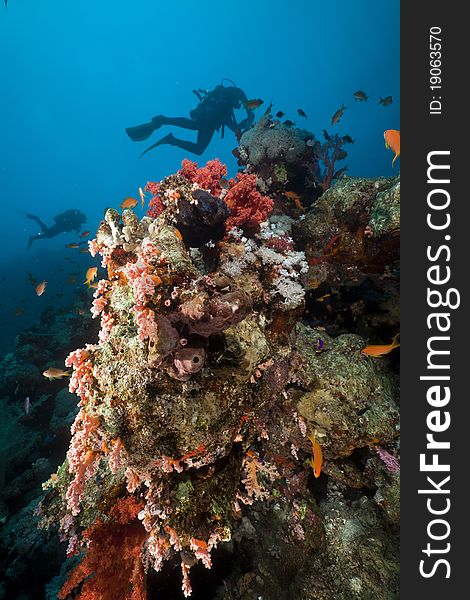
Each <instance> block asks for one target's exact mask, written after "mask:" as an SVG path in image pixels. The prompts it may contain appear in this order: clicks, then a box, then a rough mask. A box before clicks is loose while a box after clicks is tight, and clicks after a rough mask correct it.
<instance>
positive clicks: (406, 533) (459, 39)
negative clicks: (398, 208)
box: [401, 0, 470, 600]
mask: <svg viewBox="0 0 470 600" xmlns="http://www.w3.org/2000/svg"><path fill="white" fill-rule="evenodd" d="M464 6H465V5H462V4H460V3H458V2H452V1H447V2H443V1H441V2H437V1H435V0H431V1H427V2H419V3H418V2H411V1H410V0H408V2H402V3H401V38H402V45H401V88H402V89H401V100H402V104H401V120H402V123H401V134H402V138H403V158H402V159H401V160H402V162H401V179H402V193H401V198H402V202H401V205H402V213H401V214H402V224H401V235H402V295H401V311H402V328H401V344H402V345H401V360H402V396H401V415H402V417H401V419H402V445H401V449H402V462H401V465H402V467H401V476H402V490H401V498H402V502H401V510H402V526H401V579H402V582H401V598H404V599H405V600H408V599H410V600H411V599H413V600H414V599H415V598H421V597H423V598H426V600H434V598H435V599H436V600H437V599H438V600H442V599H443V598H445V599H454V598H455V599H457V598H459V599H460V598H463V597H467V596H468V594H469V592H468V585H466V583H467V579H468V577H467V573H470V565H467V563H468V562H469V561H468V551H467V549H466V542H467V537H468V534H469V533H470V498H469V494H468V492H466V490H465V488H466V487H468V486H469V485H470V468H469V463H468V460H469V457H470V451H469V442H470V432H469V431H468V429H469V425H470V419H469V406H470V394H469V391H468V388H469V382H470V378H469V375H470V350H469V342H470V326H469V315H468V312H467V311H468V308H467V304H468V302H467V298H468V297H469V277H470V275H468V274H467V273H470V265H469V262H470V261H469V258H470V256H469V254H470V252H469V247H470V231H469V223H470V219H467V218H466V213H467V212H468V211H469V210H470V190H469V189H466V188H468V187H469V185H468V184H467V179H468V180H469V181H470V178H468V176H467V173H468V174H470V163H469V160H470V158H469V157H470V152H469V149H468V146H469V140H470V135H469V132H470V126H469V120H470V115H469V112H470V111H469V104H470V103H469V102H468V98H467V96H466V95H465V92H464V88H465V87H466V86H468V79H469V77H468V74H467V73H468V57H469V55H470V52H469V50H468V45H467V44H468V41H469V40H470V31H469V30H468V27H467V26H466V22H465V21H466V19H465V18H464V17H463V14H462V11H463V9H464ZM460 7H461V8H460ZM431 28H435V29H433V30H431ZM439 30H440V33H438V31H439ZM431 31H432V32H434V33H435V34H436V35H435V38H439V39H440V40H441V41H440V42H439V41H437V40H436V39H434V40H433V39H430V32H431ZM430 44H440V45H441V48H440V49H439V51H440V52H441V57H440V60H441V64H440V65H439V67H436V66H434V68H435V69H436V70H435V71H433V73H434V74H435V75H437V73H438V71H439V70H440V71H441V74H440V76H441V78H442V88H441V89H438V88H436V89H435V90H431V89H430V85H431V82H430V76H431V75H432V74H431V73H430V69H431V65H430V60H437V59H438V58H439V56H438V55H437V54H435V55H433V56H431V55H430V52H431V51H433V49H431V48H430ZM437 48H438V46H435V47H434V51H437V50H436V49H437ZM434 65H437V63H434ZM433 96H434V97H435V98H434V100H439V101H440V102H441V107H440V108H439V104H438V102H435V103H434V104H433V105H430V102H431V101H432V100H433ZM430 107H431V108H433V109H435V110H430ZM432 152H434V153H435V154H430V153H432ZM437 152H439V154H438V153H437ZM429 163H432V164H434V165H438V164H440V165H447V166H450V169H440V168H438V167H436V168H431V170H430V171H429V173H428V168H429ZM428 176H429V177H428ZM428 179H429V181H428ZM447 201H448V203H449V205H448V207H446V208H443V209H442V210H438V209H437V208H430V207H429V205H428V203H431V204H435V205H438V204H439V203H441V204H442V205H443V206H445V204H447ZM428 215H430V216H429V219H430V223H431V224H429V223H428V222H427V219H428ZM447 215H448V217H447ZM448 218H450V223H449V225H448V227H445V228H443V229H433V226H435V227H439V226H441V225H442V226H443V225H444V224H445V223H447V219H448ZM446 236H447V237H446ZM449 236H450V237H449ZM428 248H429V250H428ZM446 248H448V250H447V249H446ZM428 254H429V256H428ZM430 267H435V268H434V269H433V270H431V271H428V269H429V268H430ZM447 276H449V281H447V282H445V283H444V282H442V280H444V279H446V278H447ZM430 279H434V280H437V281H439V283H436V282H434V283H431V282H430ZM428 288H429V289H430V290H433V291H434V292H433V293H431V296H430V297H428ZM452 289H453V290H454V291H453V292H452V291H451V290H452ZM439 292H440V293H441V294H442V297H443V298H446V297H448V298H449V299H450V304H452V305H455V304H457V303H458V298H460V306H459V307H456V308H448V307H445V306H436V307H435V308H432V307H431V306H430V303H431V302H432V303H434V304H436V305H439V303H440V297H439V294H438V293H439ZM447 294H450V295H449V296H446V295H447ZM432 313H440V314H442V315H446V316H442V317H439V318H438V317H430V315H431V314H432ZM428 319H429V322H428ZM438 322H439V324H440V326H441V328H442V329H444V328H445V327H446V326H449V330H448V331H447V332H444V331H439V327H438ZM445 337H447V338H449V339H445ZM432 338H434V339H432ZM436 350H442V351H445V352H449V354H433V353H432V352H434V351H436ZM428 361H430V362H429V363H428ZM446 366H448V367H449V368H444V367H446ZM433 367H434V368H433ZM421 376H423V377H434V378H435V377H441V378H442V377H444V378H445V377H448V378H449V379H448V380H446V379H435V380H432V379H420V377H421ZM431 388H434V389H433V390H432V391H429V390H430V389H431ZM446 388H448V390H446ZM446 394H450V398H448V399H446ZM449 419H450V424H449ZM433 429H434V431H433ZM437 429H442V431H440V432H438V431H437ZM427 434H433V438H432V439H433V440H434V441H435V442H441V443H442V444H443V446H441V447H439V448H436V449H432V448H427V447H426V445H427V442H428V441H429V440H428V439H427V437H426V435H427ZM446 443H449V444H450V448H449V449H447V448H445V444H446ZM421 454H425V458H424V459H423V460H424V463H426V464H428V465H429V464H432V461H433V460H434V461H437V463H438V464H439V466H438V467H437V470H435V471H431V470H428V471H427V472H426V471H424V469H423V468H421V469H420V455H421ZM433 455H435V457H433ZM445 465H449V469H450V470H449V471H445V470H441V469H445ZM424 468H426V467H424ZM428 468H429V467H428ZM427 477H430V478H431V480H432V481H430V480H428V479H427ZM447 477H450V478H449V479H446V478H447ZM418 490H423V491H424V492H423V493H421V494H420V493H418ZM426 490H428V491H426ZM432 510H433V511H435V513H436V514H431V511H432ZM439 511H441V512H442V514H440V515H439V514H437V513H438V512H439ZM432 536H434V537H435V538H439V537H440V538H442V539H440V540H438V539H432ZM428 544H429V546H428ZM421 561H423V562H421ZM438 561H441V562H438ZM420 568H421V571H422V573H425V574H426V575H427V577H425V576H424V575H423V574H422V573H420ZM447 575H449V577H447ZM417 594H423V595H422V596H418V595H417ZM443 594H447V595H446V596H443Z"/></svg>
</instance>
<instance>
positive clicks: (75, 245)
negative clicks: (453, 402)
mask: <svg viewBox="0 0 470 600" xmlns="http://www.w3.org/2000/svg"><path fill="white" fill-rule="evenodd" d="M65 247H66V248H72V249H73V250H76V249H77V248H80V244H77V242H71V243H70V244H66V246H65Z"/></svg>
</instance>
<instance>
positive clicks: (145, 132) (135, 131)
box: [126, 121, 157, 142]
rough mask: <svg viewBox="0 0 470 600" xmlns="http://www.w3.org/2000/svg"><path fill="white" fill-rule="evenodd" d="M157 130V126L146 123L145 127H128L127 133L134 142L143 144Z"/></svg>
mask: <svg viewBox="0 0 470 600" xmlns="http://www.w3.org/2000/svg"><path fill="white" fill-rule="evenodd" d="M155 129H157V128H156V127H155V125H154V124H153V123H152V121H150V123H144V124H143V125H136V126H135V127H127V129H126V133H127V135H128V136H129V137H130V138H131V140H132V141H133V142H141V141H142V140H146V139H147V138H149V137H150V136H151V135H152V133H153V132H154V131H155Z"/></svg>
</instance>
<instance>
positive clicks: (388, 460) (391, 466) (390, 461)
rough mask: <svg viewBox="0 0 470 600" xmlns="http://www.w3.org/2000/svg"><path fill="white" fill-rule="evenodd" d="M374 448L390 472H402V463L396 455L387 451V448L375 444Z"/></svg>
mask: <svg viewBox="0 0 470 600" xmlns="http://www.w3.org/2000/svg"><path fill="white" fill-rule="evenodd" d="M374 450H375V452H376V453H377V456H378V457H379V458H380V460H381V461H382V462H383V463H384V464H385V466H386V467H387V469H388V470H389V471H390V473H399V472H400V463H399V462H398V459H397V458H396V457H395V456H393V454H390V452H387V450H384V449H383V448H381V447H380V446H374Z"/></svg>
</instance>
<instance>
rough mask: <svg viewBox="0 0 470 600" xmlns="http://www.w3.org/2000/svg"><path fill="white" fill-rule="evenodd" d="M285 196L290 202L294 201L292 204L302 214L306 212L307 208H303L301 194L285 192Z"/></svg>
mask: <svg viewBox="0 0 470 600" xmlns="http://www.w3.org/2000/svg"><path fill="white" fill-rule="evenodd" d="M284 196H287V197H288V198H289V200H292V202H293V203H294V204H295V207H296V208H298V209H299V210H300V211H301V212H305V208H304V207H303V206H302V201H301V200H300V196H299V194H297V193H296V192H284Z"/></svg>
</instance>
